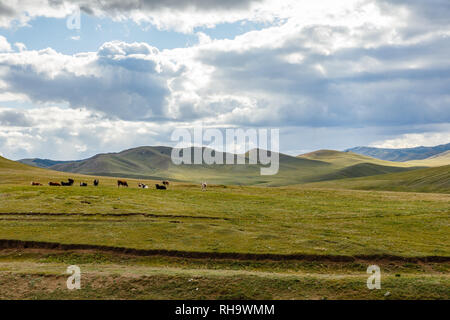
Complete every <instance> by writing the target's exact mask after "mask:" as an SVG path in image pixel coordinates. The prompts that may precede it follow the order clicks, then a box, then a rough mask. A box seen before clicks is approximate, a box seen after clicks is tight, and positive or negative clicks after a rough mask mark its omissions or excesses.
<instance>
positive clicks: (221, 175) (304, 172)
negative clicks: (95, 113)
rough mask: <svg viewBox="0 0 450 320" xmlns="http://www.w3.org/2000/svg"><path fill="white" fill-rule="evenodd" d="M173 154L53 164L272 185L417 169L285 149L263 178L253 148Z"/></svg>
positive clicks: (143, 150) (140, 151)
mask: <svg viewBox="0 0 450 320" xmlns="http://www.w3.org/2000/svg"><path fill="white" fill-rule="evenodd" d="M209 150H210V149H209ZM188 151H190V152H191V158H193V155H194V153H195V152H196V151H201V152H204V151H205V148H203V149H201V150H199V148H190V149H183V150H182V152H188ZM256 151H258V150H256ZM212 152H213V154H215V155H216V156H217V157H220V158H222V159H224V162H225V158H226V156H227V154H226V153H221V152H217V153H216V152H215V151H212ZM171 154H172V148H170V147H162V146H158V147H138V148H133V149H129V150H125V151H122V152H118V153H107V154H99V155H96V156H94V157H92V158H89V159H86V160H82V161H77V162H72V163H60V164H56V165H53V166H51V167H49V168H50V169H52V170H57V171H63V172H72V173H80V174H89V175H97V176H116V177H128V178H142V179H171V180H175V181H186V182H196V183H198V182H201V181H207V182H209V183H213V184H228V185H232V184H234V185H268V186H281V185H289V184H299V183H305V182H314V181H323V180H330V179H339V178H343V177H361V176H367V175H376V174H384V173H387V172H400V171H405V170H411V169H413V167H412V165H410V164H403V163H402V164H398V163H393V162H388V161H382V160H377V159H373V158H370V157H365V156H360V155H357V154H354V153H345V152H339V151H319V152H316V153H311V154H308V155H303V156H299V157H292V156H289V155H285V154H281V153H280V154H279V160H280V162H279V163H280V165H279V171H278V174H276V175H273V176H262V175H261V174H260V169H261V167H262V165H261V164H260V162H259V161H258V164H248V158H249V153H248V152H247V153H246V154H243V155H231V156H232V157H233V158H234V159H235V160H236V159H238V158H240V159H244V160H245V161H246V163H247V164H246V165H242V164H241V165H227V164H214V165H207V164H205V163H203V164H198V165H185V164H183V165H175V164H173V162H172V160H171ZM355 165H357V166H355Z"/></svg>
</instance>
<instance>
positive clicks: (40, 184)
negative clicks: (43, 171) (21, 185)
mask: <svg viewBox="0 0 450 320" xmlns="http://www.w3.org/2000/svg"><path fill="white" fill-rule="evenodd" d="M31 185H32V186H42V183H39V182H34V181H31Z"/></svg>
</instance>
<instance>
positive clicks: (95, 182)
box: [94, 179, 100, 187]
mask: <svg viewBox="0 0 450 320" xmlns="http://www.w3.org/2000/svg"><path fill="white" fill-rule="evenodd" d="M99 183H100V181H98V179H95V180H94V186H95V187H97V186H98V184H99Z"/></svg>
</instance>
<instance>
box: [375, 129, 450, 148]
mask: <svg viewBox="0 0 450 320" xmlns="http://www.w3.org/2000/svg"><path fill="white" fill-rule="evenodd" d="M447 143H450V131H447V132H425V133H408V134H403V135H401V136H400V137H397V138H394V139H388V140H385V141H379V142H375V143H372V144H371V146H372V147H377V148H414V147H420V146H425V147H432V146H436V145H440V144H447Z"/></svg>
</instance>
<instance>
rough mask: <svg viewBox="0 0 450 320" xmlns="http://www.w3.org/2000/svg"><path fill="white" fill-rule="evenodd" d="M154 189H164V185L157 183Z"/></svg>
mask: <svg viewBox="0 0 450 320" xmlns="http://www.w3.org/2000/svg"><path fill="white" fill-rule="evenodd" d="M155 187H156V190H166V189H167V188H166V186H160V185H159V184H155Z"/></svg>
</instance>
